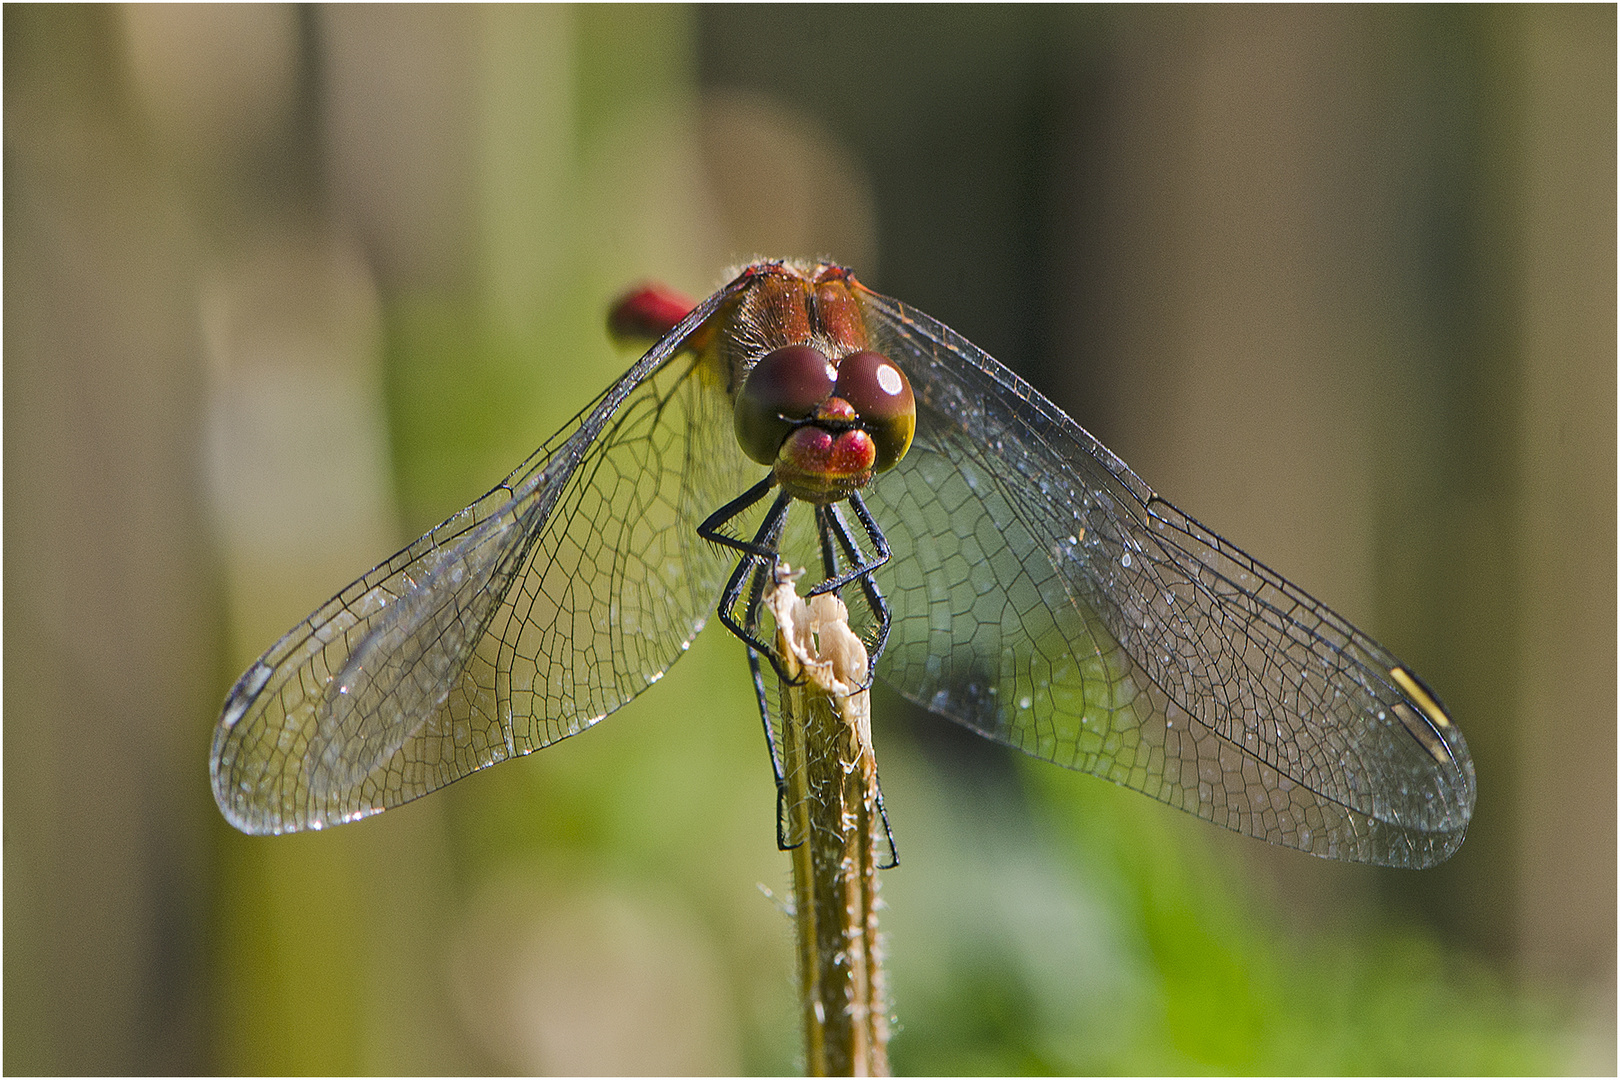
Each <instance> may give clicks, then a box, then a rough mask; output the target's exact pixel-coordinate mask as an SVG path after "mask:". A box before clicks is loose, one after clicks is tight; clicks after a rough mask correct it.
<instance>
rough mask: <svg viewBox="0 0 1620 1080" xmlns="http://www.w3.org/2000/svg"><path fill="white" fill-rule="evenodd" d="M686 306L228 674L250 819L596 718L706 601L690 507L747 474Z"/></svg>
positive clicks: (353, 800) (224, 751)
mask: <svg viewBox="0 0 1620 1080" xmlns="http://www.w3.org/2000/svg"><path fill="white" fill-rule="evenodd" d="M734 289H735V286H733V288H731V289H727V290H722V291H721V292H720V293H717V294H715V295H714V296H713V297H711V298H710V299H709V300H707V301H705V302H704V303H703V304H702V305H700V306H699V307H698V309H697V310H695V311H694V312H692V313H691V314H690V315H689V316H688V317H687V318H686V319H684V320H683V321H682V323H681V325H680V326H679V327H677V328H676V329H675V330H674V331H672V332H671V333H670V334H669V335H668V336H667V337H666V338H665V339H664V340H663V341H661V342H660V343H659V344H658V345H657V346H655V347H654V348H653V349H652V351H650V352H649V353H648V354H647V355H646V356H645V357H643V358H642V359H641V360H640V361H639V362H638V363H637V364H636V365H635V366H634V367H633V368H632V369H631V370H630V371H629V372H628V373H627V374H626V375H624V376H623V377H622V378H621V379H620V380H619V381H618V382H617V383H615V384H614V385H613V386H612V387H610V388H609V389H608V390H607V391H606V392H605V393H604V394H603V395H602V397H601V398H599V399H598V400H597V401H596V402H595V403H594V404H593V405H592V406H591V407H590V408H588V409H587V410H586V411H585V412H583V413H581V414H580V416H579V417H577V418H576V419H575V420H574V421H573V422H571V423H570V424H569V425H568V426H566V427H564V428H563V430H562V431H559V432H558V433H557V434H556V435H555V436H553V437H552V438H551V439H550V440H548V441H547V442H546V444H545V445H544V446H542V447H541V448H540V449H539V450H537V451H535V453H534V454H533V455H532V456H531V457H530V458H529V460H528V461H526V462H524V463H523V465H521V466H520V467H519V468H518V469H517V470H516V471H514V472H513V473H512V475H511V476H509V477H508V478H507V479H506V481H505V482H504V483H502V484H501V485H499V486H498V487H496V488H495V489H494V490H493V491H491V492H490V493H489V494H488V495H486V496H484V497H483V498H482V499H480V500H478V501H477V502H475V503H474V504H473V505H471V506H469V507H467V508H466V509H465V510H463V511H461V512H460V513H458V514H456V515H455V516H453V517H451V518H450V519H449V520H447V521H445V522H444V523H443V524H441V525H439V526H438V527H437V528H435V529H433V530H432V531H431V532H429V533H428V534H427V535H426V536H423V537H422V538H421V539H419V540H417V541H416V542H415V543H413V544H411V545H410V546H409V547H408V548H406V549H405V550H404V551H401V552H400V553H399V554H397V555H395V556H394V557H393V558H391V559H389V560H388V561H387V562H385V563H383V564H382V565H381V566H378V567H377V568H376V569H374V570H372V571H371V572H370V573H368V574H366V575H365V576H364V577H362V578H361V579H360V580H359V581H356V582H355V583H354V584H352V585H350V586H349V587H348V588H346V589H344V590H343V591H342V592H341V593H339V594H338V595H337V596H335V597H333V598H332V599H331V600H330V601H328V602H327V603H326V604H325V605H323V606H322V607H321V608H320V609H319V610H318V611H316V612H315V613H314V614H313V615H311V616H310V617H309V618H308V619H307V620H305V621H304V622H303V623H301V624H299V626H297V627H296V628H294V629H293V630H292V632H290V633H289V634H287V636H286V637H284V638H282V639H281V641H279V642H277V643H276V644H275V645H274V646H273V647H272V648H271V649H270V651H269V652H267V653H265V655H264V656H263V657H261V658H260V659H259V661H258V662H257V663H255V664H254V665H253V667H251V668H250V669H249V670H248V671H247V673H246V674H244V675H243V676H242V678H241V679H240V680H239V681H238V682H237V684H236V686H235V687H234V688H233V689H232V691H231V693H230V695H229V697H228V698H227V699H226V702H225V709H224V713H223V715H222V716H221V718H220V721H219V725H218V727H217V728H216V730H215V733H214V743H213V753H212V758H211V761H210V772H211V775H212V779H213V787H214V797H215V800H216V801H217V802H218V803H219V806H220V809H221V810H222V811H223V812H224V814H225V816H226V818H227V819H228V820H230V821H231V823H232V824H234V825H236V826H237V827H238V828H240V829H242V830H243V831H245V832H251V833H280V832H291V831H296V830H299V829H315V828H321V827H323V826H326V825H332V824H337V823H339V822H344V821H352V820H354V819H356V818H360V817H364V816H366V815H368V814H373V813H376V812H377V811H379V810H383V809H386V808H388V807H390V806H396V805H398V804H400V803H403V802H408V801H409V800H411V799H414V798H417V797H419V796H421V795H425V794H427V793H428V792H429V791H432V790H434V789H435V788H439V787H443V786H444V785H445V784H448V783H450V782H451V781H452V780H456V779H458V778H460V777H462V776H465V775H467V774H468V773H470V772H473V771H474V770H476V769H481V768H484V767H485V766H487V765H492V764H494V763H495V762H497V761H502V760H505V759H506V758H509V757H513V756H517V755H521V754H527V753H530V752H532V751H534V750H538V749H540V748H541V747H544V746H547V745H549V744H551V743H554V742H556V741H557V740H559V739H562V738H565V737H567V736H569V735H572V734H575V733H576V732H579V731H582V730H584V729H585V728H587V727H589V726H591V725H592V724H594V723H596V722H597V721H598V720H600V719H602V717H604V716H606V715H607V714H608V713H611V712H612V711H613V710H615V709H617V708H618V707H619V706H620V705H623V704H624V703H625V702H626V701H628V700H630V699H631V698H632V697H634V696H635V695H636V694H638V693H640V692H641V691H642V690H643V689H645V688H646V687H647V686H649V685H651V684H652V683H654V682H656V681H657V680H658V679H659V678H660V677H661V676H662V675H663V673H664V671H665V670H666V669H667V668H668V667H669V665H670V664H671V663H673V662H674V661H675V660H676V659H677V658H678V657H679V656H680V655H681V653H682V652H683V651H684V650H685V649H686V647H687V645H688V644H689V643H690V642H691V640H692V638H693V637H694V636H695V635H696V634H697V632H698V631H699V630H700V629H702V627H703V624H704V622H705V620H706V619H707V618H708V615H709V613H710V612H711V611H712V610H714V606H715V603H716V601H717V600H718V597H719V594H720V587H721V584H722V583H723V581H724V575H725V574H726V573H727V571H728V570H729V565H728V564H727V561H726V560H725V558H724V557H723V556H722V555H720V554H719V553H718V552H716V551H714V550H712V549H711V548H710V547H709V545H706V544H704V543H702V542H701V541H700V540H699V539H698V537H697V532H696V527H697V523H698V522H699V521H701V520H702V519H703V518H704V517H705V516H706V515H707V514H708V513H709V512H710V511H711V510H713V508H714V507H716V506H719V505H721V504H722V503H723V502H724V501H726V500H727V499H730V498H731V497H733V496H734V495H735V494H736V493H737V492H738V491H741V490H743V489H744V488H745V487H746V486H747V484H748V483H751V482H752V480H753V479H755V478H756V477H754V476H753V475H752V474H755V473H757V472H758V471H759V470H758V467H757V466H753V465H751V464H750V463H748V462H747V461H746V459H745V458H744V457H743V456H742V454H741V452H740V451H739V450H738V449H737V447H736V440H735V438H734V437H733V436H732V434H731V418H730V417H731V412H730V406H729V403H728V401H727V399H726V395H725V382H724V378H723V377H720V376H718V375H717V373H715V372H714V371H712V370H711V369H710V368H709V366H708V364H709V363H710V362H708V361H704V360H701V359H699V358H698V357H697V356H696V355H695V354H694V353H693V352H691V351H685V350H683V349H682V348H681V346H682V343H683V342H684V340H685V338H686V335H688V334H690V333H691V332H692V331H693V329H694V328H696V327H698V326H699V325H700V324H701V323H702V322H703V321H704V320H705V319H707V318H708V317H709V315H711V314H713V312H714V311H715V310H716V309H717V308H718V307H719V306H720V305H721V304H722V303H724V302H725V301H726V300H727V299H728V298H729V296H730V295H731V293H732V292H733V291H734Z"/></svg>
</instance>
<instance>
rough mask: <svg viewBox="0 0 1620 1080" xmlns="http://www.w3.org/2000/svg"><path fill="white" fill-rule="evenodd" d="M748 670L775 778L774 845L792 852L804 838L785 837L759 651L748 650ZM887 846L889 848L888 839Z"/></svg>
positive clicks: (783, 783)
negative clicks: (750, 674)
mask: <svg viewBox="0 0 1620 1080" xmlns="http://www.w3.org/2000/svg"><path fill="white" fill-rule="evenodd" d="M748 670H749V672H750V673H752V675H753V676H754V697H755V698H756V699H757V700H758V702H759V719H760V723H761V724H762V725H763V726H764V728H765V748H766V749H767V750H769V751H770V755H771V775H772V776H773V777H774V778H775V780H776V846H777V847H778V848H779V849H781V850H782V851H792V850H793V849H794V848H796V847H798V846H799V845H800V844H802V843H804V838H803V837H800V838H799V839H798V840H789V839H788V833H789V832H790V831H791V828H792V826H791V824H790V822H789V820H788V809H789V808H788V787H787V776H786V775H785V774H784V773H783V771H782V752H781V749H780V748H779V747H778V746H777V745H776V731H775V729H774V728H772V727H771V704H770V699H769V697H768V696H767V695H766V693H765V673H764V671H763V670H762V669H761V668H760V666H759V653H757V652H755V651H754V650H753V649H749V650H748ZM883 824H884V828H888V820H887V819H885V820H884V823H883ZM890 847H891V850H892V848H893V844H892V841H891V845H890Z"/></svg>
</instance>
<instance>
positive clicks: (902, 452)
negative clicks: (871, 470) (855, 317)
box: [833, 352, 917, 472]
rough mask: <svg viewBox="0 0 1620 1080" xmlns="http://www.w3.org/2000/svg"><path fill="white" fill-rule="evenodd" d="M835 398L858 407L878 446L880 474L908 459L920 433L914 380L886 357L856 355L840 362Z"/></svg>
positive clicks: (856, 408) (862, 419)
mask: <svg viewBox="0 0 1620 1080" xmlns="http://www.w3.org/2000/svg"><path fill="white" fill-rule="evenodd" d="M833 396H834V397H839V398H842V399H844V400H845V401H847V402H849V403H850V404H851V405H853V406H854V407H855V415H857V416H859V417H860V418H861V421H862V426H863V427H864V428H865V429H866V431H867V433H868V434H870V435H871V436H872V442H873V443H875V444H876V445H877V465H876V468H877V471H878V472H883V471H885V470H887V469H891V468H893V467H894V466H895V465H896V464H898V463H899V461H900V459H901V458H903V457H905V456H906V450H907V449H909V448H910V446H911V436H912V435H913V434H914V433H915V432H916V430H917V400H916V398H915V397H913V396H912V393H911V380H909V379H907V378H906V374H905V372H903V371H901V370H900V369H899V368H898V367H896V366H895V365H894V363H893V362H892V361H890V360H889V358H888V357H887V356H884V355H883V354H882V353H875V352H858V353H852V354H850V355H849V356H846V357H844V358H843V359H842V360H840V361H838V382H837V384H836V385H835V386H834V387H833Z"/></svg>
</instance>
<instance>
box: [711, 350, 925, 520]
mask: <svg viewBox="0 0 1620 1080" xmlns="http://www.w3.org/2000/svg"><path fill="white" fill-rule="evenodd" d="M733 419H734V422H735V425H736V431H737V442H738V443H739V445H741V447H742V449H743V452H744V453H745V454H747V455H748V456H749V457H750V458H752V459H753V460H754V461H757V462H759V463H760V464H761V465H769V466H771V468H772V469H773V470H775V473H776V478H777V480H778V482H780V483H781V484H782V486H783V488H784V489H785V490H787V492H788V493H789V494H791V495H793V496H794V497H796V498H800V499H806V500H808V501H810V502H816V503H827V502H836V501H838V500H839V499H843V498H847V497H848V496H849V494H850V493H851V492H854V491H857V490H859V489H860V488H862V487H864V486H865V485H866V484H867V483H868V482H869V481H870V480H871V479H872V475H873V473H875V472H883V471H884V470H886V469H891V468H893V467H894V466H895V464H896V463H898V462H899V461H900V459H901V458H902V457H904V456H905V453H906V450H907V449H908V448H909V447H910V446H911V436H912V434H913V433H914V432H915V431H916V428H917V403H916V399H915V398H914V397H913V396H912V393H911V383H910V381H909V380H907V378H906V376H905V373H904V372H902V371H901V370H900V369H899V368H898V367H896V366H895V365H894V364H893V363H891V362H890V361H889V359H888V358H887V357H885V356H883V355H882V354H880V353H875V352H871V351H870V350H862V351H859V352H854V353H851V354H850V355H848V356H845V357H843V358H842V359H840V360H832V359H829V358H828V357H827V355H826V354H825V353H823V352H821V351H820V350H819V349H816V348H814V347H812V346H809V345H789V346H786V347H785V348H781V349H776V350H774V351H772V352H770V353H767V354H766V355H765V356H764V357H763V358H762V359H761V360H760V361H759V363H757V364H755V365H754V367H753V369H752V370H751V371H750V372H749V373H748V378H747V379H746V380H745V381H744V382H743V386H742V389H741V390H740V391H738V393H737V402H736V406H735V410H734V413H733Z"/></svg>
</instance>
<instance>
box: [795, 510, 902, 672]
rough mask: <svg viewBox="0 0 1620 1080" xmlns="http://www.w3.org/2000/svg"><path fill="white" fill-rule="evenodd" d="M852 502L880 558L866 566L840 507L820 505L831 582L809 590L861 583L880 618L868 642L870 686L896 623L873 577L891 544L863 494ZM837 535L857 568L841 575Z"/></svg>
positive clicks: (824, 555)
mask: <svg viewBox="0 0 1620 1080" xmlns="http://www.w3.org/2000/svg"><path fill="white" fill-rule="evenodd" d="M850 503H851V505H852V506H854V508H855V513H856V515H857V516H858V517H859V518H860V519H861V524H862V525H863V526H865V528H866V533H867V536H868V537H869V538H871V541H872V545H873V547H875V548H876V549H877V552H878V554H877V557H876V558H875V559H873V560H872V561H871V562H870V563H866V564H864V565H863V564H862V561H861V560H862V558H863V555H862V552H861V550H860V547H859V545H857V544H856V543H855V538H854V536H852V535H851V534H850V530H849V525H848V524H847V523H846V522H845V521H844V516H843V514H842V513H840V512H839V510H838V507H837V506H836V505H833V506H829V507H821V508H818V510H817V523H818V524H819V525H820V527H821V528H820V532H821V557H822V560H823V561H824V562H825V563H826V567H827V577H828V582H827V583H824V584H822V585H818V586H817V587H816V588H814V589H812V590H810V595H812V596H814V595H816V594H817V593H821V592H827V591H829V590H830V589H836V588H839V587H841V586H842V585H845V584H848V583H849V582H850V581H858V582H859V583H860V586H861V593H862V594H863V595H864V596H865V597H866V604H867V606H868V607H869V608H871V610H872V615H873V617H874V618H875V619H876V620H877V626H876V630H875V633H874V636H873V640H872V641H870V642H868V643H867V645H868V649H867V655H868V657H869V659H868V660H867V665H866V683H867V685H868V686H870V685H871V683H872V676H873V674H874V673H875V672H876V671H877V662H878V659H879V657H881V656H882V655H883V647H884V646H885V645H887V644H888V641H889V627H890V625H891V624H892V622H893V618H892V617H891V615H890V613H889V602H888V600H887V599H886V598H885V597H884V595H883V591H882V590H881V589H879V588H878V584H877V579H876V578H874V577H873V576H872V571H873V570H876V569H877V568H878V567H880V566H882V565H883V564H884V563H885V562H887V561H888V559H889V543H888V540H887V539H886V538H885V537H884V535H883V531H882V530H881V529H879V528H878V526H877V522H875V521H873V520H872V516H871V514H870V513H868V512H867V509H866V505H865V504H864V503H863V502H861V501H860V496H859V495H851V496H850ZM834 538H836V539H837V541H838V546H839V547H841V548H842V549H843V551H844V558H845V559H846V560H847V561H848V562H850V563H852V564H855V565H856V567H857V569H856V570H855V571H851V572H850V573H846V574H843V575H841V576H840V575H838V570H837V562H836V560H835V559H834V558H833V551H832V540H833V539H834Z"/></svg>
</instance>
